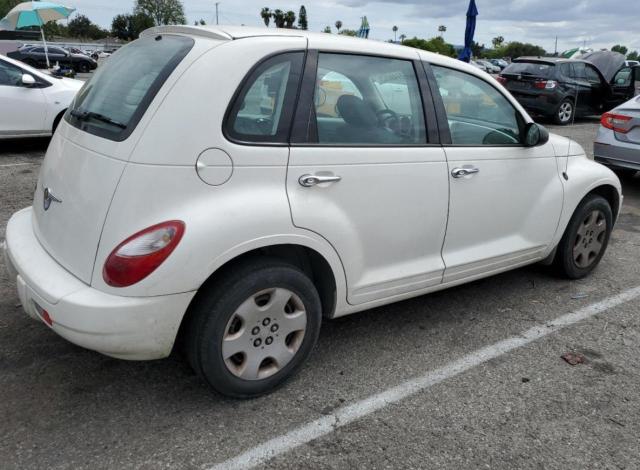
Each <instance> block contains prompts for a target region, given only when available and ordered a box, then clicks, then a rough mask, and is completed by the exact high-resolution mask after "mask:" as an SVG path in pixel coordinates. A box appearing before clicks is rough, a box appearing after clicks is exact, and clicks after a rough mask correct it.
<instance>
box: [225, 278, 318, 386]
mask: <svg viewBox="0 0 640 470" xmlns="http://www.w3.org/2000/svg"><path fill="white" fill-rule="evenodd" d="M306 328H307V312H306V310H305V308H304V304H303V303H302V301H301V300H300V298H299V297H298V296H297V295H296V294H294V293H293V292H291V291H290V290H288V289H283V288H279V287H277V288H273V289H266V290H262V291H260V292H257V293H256V294H253V295H252V296H251V297H249V298H248V299H247V300H245V301H244V302H242V304H240V306H239V307H238V308H237V310H236V311H235V312H234V314H233V315H232V316H231V318H230V319H229V322H228V323H227V327H226V329H225V333H224V337H223V340H222V357H223V359H224V362H225V364H226V366H227V369H228V370H229V371H230V372H231V373H232V374H233V375H235V376H236V377H240V378H241V379H245V380H260V379H264V378H266V377H269V376H271V375H273V374H275V373H276V372H278V371H279V370H281V369H282V368H283V367H285V366H286V365H287V364H288V363H289V362H290V361H291V359H293V357H294V356H295V355H296V353H297V352H298V349H300V345H301V344H302V340H303V338H304V334H305V331H306Z"/></svg>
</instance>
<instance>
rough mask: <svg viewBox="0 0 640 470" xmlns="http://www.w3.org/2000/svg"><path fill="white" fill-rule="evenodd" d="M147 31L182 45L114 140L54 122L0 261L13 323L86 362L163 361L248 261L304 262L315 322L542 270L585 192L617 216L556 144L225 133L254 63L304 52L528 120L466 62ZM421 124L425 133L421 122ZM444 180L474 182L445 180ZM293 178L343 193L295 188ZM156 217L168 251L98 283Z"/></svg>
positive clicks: (381, 47)
mask: <svg viewBox="0 0 640 470" xmlns="http://www.w3.org/2000/svg"><path fill="white" fill-rule="evenodd" d="M162 35H166V36H172V35H177V36H180V37H187V38H191V39H192V40H193V46H192V48H191V49H190V51H189V52H188V53H187V54H186V56H185V57H184V59H182V60H181V61H180V62H179V63H178V64H177V65H176V66H175V70H173V72H172V73H171V74H170V75H168V78H167V79H166V81H165V82H164V83H163V84H162V86H161V87H160V88H159V89H158V91H157V94H156V95H155V97H153V99H152V100H151V101H150V102H149V103H148V107H147V109H146V111H145V112H144V113H143V114H142V115H141V116H140V118H139V122H137V125H135V126H134V128H132V129H127V133H128V135H127V136H126V138H123V139H120V140H118V141H114V140H111V139H108V138H103V137H99V136H96V135H93V134H90V133H88V132H85V131H83V130H81V129H80V128H79V127H82V126H83V125H85V124H82V125H80V124H77V125H74V124H72V123H71V122H68V121H67V117H65V119H63V121H62V122H61V124H60V126H59V127H58V131H57V132H56V133H55V135H54V137H53V139H52V141H51V144H50V145H49V148H48V151H47V154H46V157H45V160H44V162H43V165H42V168H41V172H40V176H39V180H38V184H37V189H36V191H35V196H34V203H33V206H32V207H29V208H26V209H23V210H22V211H20V212H17V213H16V214H14V215H13V217H12V218H11V220H10V221H9V223H8V226H7V230H6V246H5V256H6V258H7V265H8V266H9V269H10V271H11V273H12V275H13V276H14V278H15V279H17V285H18V292H19V297H20V301H21V303H22V305H23V307H24V308H25V310H26V311H27V313H29V314H30V315H31V316H33V317H34V318H43V311H46V312H47V318H46V319H45V320H47V322H48V323H49V325H50V327H51V328H52V329H53V330H54V331H55V332H56V333H58V334H60V335H61V336H63V337H64V338H67V339H68V340H69V341H72V342H74V343H76V344H79V345H81V346H84V347H86V348H89V349H93V350H96V351H99V352H101V353H104V354H107V355H110V356H114V357H119V358H126V359H155V358H161V357H165V356H167V355H168V354H169V353H170V351H171V349H172V346H173V344H174V341H175V339H176V335H177V333H178V330H179V328H180V325H181V322H182V321H183V317H184V315H185V312H186V311H187V309H188V308H189V305H190V304H191V302H192V300H193V299H194V296H195V295H196V293H197V292H198V291H199V290H200V289H201V288H202V286H203V284H204V283H205V282H206V281H207V280H208V279H210V278H211V277H212V276H215V275H216V273H219V272H220V271H221V270H222V269H223V268H225V267H227V266H230V263H234V262H235V261H237V260H238V259H241V258H243V259H246V257H247V256H250V255H252V254H254V253H258V252H260V251H261V250H265V249H266V250H269V252H270V253H273V254H277V255H279V256H284V257H285V258H292V259H295V258H296V257H297V256H298V255H304V256H307V255H308V256H309V257H310V259H313V260H314V263H315V264H314V266H316V267H318V266H320V267H321V268H322V269H320V270H319V271H318V272H316V276H317V277H316V281H317V283H318V289H319V290H320V291H321V297H322V298H323V299H324V300H325V301H326V302H324V303H323V314H324V315H325V316H326V317H329V318H333V317H339V316H342V315H347V314H351V313H354V312H358V311H362V310H366V309H370V308H372V307H376V306H380V305H384V304H388V303H391V302H396V301H399V300H402V299H407V298H410V297H415V296H419V295H422V294H426V293H429V292H433V291H437V290H440V289H445V288H447V287H450V286H454V285H458V284H462V283H465V282H469V281H472V280H475V279H479V278H483V277H486V276H490V275H493V274H497V273H500V272H503V271H506V270H510V269H514V268H518V267H521V266H524V265H527V264H531V263H536V262H538V261H541V260H545V259H546V258H548V257H549V256H550V255H551V254H552V253H553V252H554V249H555V247H556V246H557V245H558V243H559V241H560V239H561V237H562V235H563V232H564V230H565V227H567V224H568V222H569V220H570V219H571V217H572V214H573V212H574V210H575V209H576V207H577V206H578V204H579V203H580V201H581V200H583V198H584V197H585V196H586V195H588V194H589V193H590V192H593V191H597V192H601V193H603V194H604V193H606V194H608V195H610V200H611V204H612V207H613V211H614V213H617V211H618V209H619V206H620V203H621V196H620V192H621V187H620V182H619V180H618V178H617V177H616V176H615V175H614V174H613V173H612V172H611V171H610V170H608V169H607V168H605V167H604V166H602V165H600V164H597V163H595V162H593V161H591V160H589V159H588V158H587V157H586V156H585V152H584V150H583V149H582V148H581V147H580V146H579V145H578V144H576V143H575V142H571V141H569V140H568V139H566V138H563V137H559V136H555V135H553V136H551V138H550V140H549V141H548V142H547V143H545V144H543V145H540V146H536V147H524V146H522V145H509V146H502V147H500V146H486V147H482V146H477V147H471V148H470V147H469V146H459V145H433V144H431V145H426V144H425V145H414V146H399V147H393V148H389V147H384V146H379V147H377V146H367V145H363V146H358V145H345V146H322V145H296V144H294V143H292V144H290V145H288V144H284V145H260V144H252V143H247V142H241V141H238V140H236V139H231V138H228V137H227V136H226V134H225V132H224V131H223V126H224V123H225V115H226V113H227V109H228V107H229V104H230V103H231V102H232V101H233V100H234V96H235V94H236V90H237V89H238V87H239V86H240V85H241V84H242V83H243V80H245V77H246V76H247V75H248V74H249V73H251V71H252V70H253V69H254V67H255V66H256V64H258V63H260V62H261V61H263V60H265V59H266V58H269V57H273V56H275V55H276V54H280V53H285V52H288V51H301V53H305V51H316V50H319V51H332V52H333V53H349V54H365V55H373V56H378V57H383V58H396V59H403V60H406V61H415V62H409V63H412V64H420V61H422V62H424V63H428V64H433V65H438V66H441V67H445V68H447V69H453V70H457V71H461V72H464V73H465V74H468V75H470V76H473V77H476V78H478V79H480V80H482V82H483V83H485V84H486V85H488V86H491V87H493V89H496V90H498V92H499V93H500V94H502V95H504V98H505V99H506V100H508V102H509V103H510V104H511V105H512V106H513V109H514V110H515V111H516V112H517V113H519V115H520V116H521V118H522V119H523V120H524V121H525V122H527V123H531V122H533V121H532V119H531V118H530V117H529V115H528V114H527V113H526V111H525V110H524V109H523V108H522V107H521V106H520V104H519V103H518V102H517V101H516V100H515V99H514V98H513V97H512V96H511V95H510V94H509V93H508V92H507V91H506V90H505V89H504V88H502V87H501V86H500V85H499V84H497V83H495V82H494V81H493V80H491V79H490V78H489V77H488V76H487V75H486V74H485V73H483V72H481V71H479V70H478V69H477V68H475V67H473V66H471V65H468V64H465V63H462V62H460V61H457V60H452V59H449V58H447V57H444V56H441V55H437V54H431V53H428V52H425V51H421V50H417V49H413V48H409V47H404V46H398V45H391V44H386V43H381V42H377V41H370V40H369V41H367V40H360V39H352V38H345V37H343V36H338V35H329V34H313V33H307V32H304V31H298V30H280V29H279V30H269V29H252V28H245V27H219V28H216V27H198V28H193V27H188V26H169V27H158V28H152V29H151V30H148V31H147V32H145V33H144V34H143V36H144V37H146V38H153V37H156V38H158V37H160V36H162ZM132 44H135V42H134V43H132ZM129 47H132V46H131V45H128V46H125V47H123V48H122V49H121V50H120V51H118V52H116V53H115V54H114V55H113V57H112V58H111V59H110V60H109V63H108V64H107V65H105V67H104V68H101V69H99V70H98V72H97V73H96V76H95V77H93V78H92V79H91V82H89V84H91V83H94V80H98V79H99V76H100V73H103V72H104V71H105V70H108V67H110V66H111V64H117V62H118V60H120V56H121V52H122V51H125V50H127V48H129ZM308 53H309V54H311V52H308ZM114 66H115V65H114ZM101 70H102V72H101ZM220 70H224V73H220ZM419 73H421V72H419ZM313 80H314V79H312V81H313ZM305 83H306V82H305ZM89 86H90V85H89ZM265 86H266V85H265ZM385 90H386V91H385V93H396V92H402V91H403V89H402V88H397V89H393V88H388V89H385ZM404 90H406V87H404ZM301 99H302V98H301ZM256 103H257V106H258V107H259V106H263V105H264V103H260V101H256ZM69 119H70V118H69ZM434 119H435V118H434ZM427 121H428V127H429V129H430V131H433V132H437V129H436V128H435V127H434V126H435V121H434V120H432V119H431V118H428V119H427ZM96 126H98V124H96ZM294 126H295V124H294ZM293 134H294V132H293V131H292V135H293ZM456 167H460V168H467V169H470V168H472V167H477V168H479V169H480V173H478V174H477V175H472V174H469V175H467V176H465V177H462V178H452V177H451V174H450V172H451V171H452V169H454V168H456ZM305 175H312V177H329V178H331V177H334V176H335V175H339V176H340V177H341V178H342V180H341V181H339V182H335V181H333V182H326V183H321V184H319V185H316V186H315V187H304V186H302V185H301V182H300V181H301V178H304V177H305ZM312 183H313V181H312ZM47 198H48V201H47ZM47 202H48V204H49V205H50V206H47V204H46V203H47ZM46 209H48V210H46ZM168 220H179V221H183V223H184V225H185V227H186V229H185V232H184V236H183V238H182V240H181V241H180V243H179V244H178V245H177V247H176V248H175V251H173V252H172V253H171V255H170V256H169V257H168V258H167V259H166V260H165V261H164V262H163V263H162V264H161V265H160V266H159V267H158V268H157V269H156V270H155V271H153V272H152V273H151V274H150V275H149V276H148V277H146V278H144V279H142V280H141V281H139V282H137V283H135V284H133V285H130V286H128V287H114V286H112V285H109V284H108V283H107V281H106V280H105V277H104V275H103V269H104V266H105V261H106V260H107V259H108V258H109V256H110V253H112V252H113V250H114V248H115V247H117V246H118V245H119V244H121V242H123V240H125V239H127V238H128V237H130V236H131V235H132V234H134V233H136V232H138V231H140V230H142V229H145V228H146V227H150V226H152V225H154V224H157V223H159V222H162V221H168ZM314 269H316V268H314ZM323 286H324V287H323ZM48 320H50V322H49V321H48Z"/></svg>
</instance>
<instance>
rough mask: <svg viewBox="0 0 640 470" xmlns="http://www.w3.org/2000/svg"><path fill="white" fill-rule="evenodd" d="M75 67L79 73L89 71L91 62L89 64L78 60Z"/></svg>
mask: <svg viewBox="0 0 640 470" xmlns="http://www.w3.org/2000/svg"><path fill="white" fill-rule="evenodd" d="M77 69H78V72H80V73H89V72H90V71H91V64H89V62H80V63H79V64H78V67H77Z"/></svg>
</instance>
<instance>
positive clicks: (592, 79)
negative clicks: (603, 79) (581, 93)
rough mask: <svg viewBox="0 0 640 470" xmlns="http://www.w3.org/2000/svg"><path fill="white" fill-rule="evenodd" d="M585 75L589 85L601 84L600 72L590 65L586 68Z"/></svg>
mask: <svg viewBox="0 0 640 470" xmlns="http://www.w3.org/2000/svg"><path fill="white" fill-rule="evenodd" d="M585 74H586V76H587V80H589V83H593V84H600V75H598V72H596V71H595V70H594V68H593V67H591V66H590V65H587V66H586V67H585Z"/></svg>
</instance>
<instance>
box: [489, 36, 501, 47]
mask: <svg viewBox="0 0 640 470" xmlns="http://www.w3.org/2000/svg"><path fill="white" fill-rule="evenodd" d="M491 44H493V48H494V49H498V48H499V47H502V44H504V38H503V37H502V36H496V37H495V38H493V39H492V40H491Z"/></svg>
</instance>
